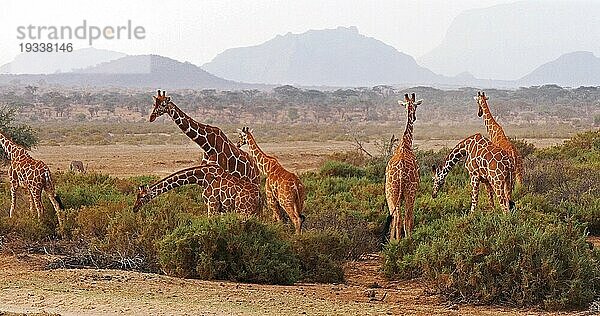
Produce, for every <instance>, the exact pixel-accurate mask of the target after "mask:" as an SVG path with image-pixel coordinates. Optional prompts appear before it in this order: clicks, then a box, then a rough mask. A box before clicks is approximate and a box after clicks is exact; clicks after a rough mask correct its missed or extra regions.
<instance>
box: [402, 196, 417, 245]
mask: <svg viewBox="0 0 600 316" xmlns="http://www.w3.org/2000/svg"><path fill="white" fill-rule="evenodd" d="M415 194H416V193H412V194H410V195H409V196H407V197H406V199H405V202H404V203H405V204H404V236H405V237H406V238H410V237H411V236H412V230H413V225H414V220H415V218H414V207H415Z"/></svg>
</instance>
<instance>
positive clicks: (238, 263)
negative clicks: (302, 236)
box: [158, 214, 300, 284]
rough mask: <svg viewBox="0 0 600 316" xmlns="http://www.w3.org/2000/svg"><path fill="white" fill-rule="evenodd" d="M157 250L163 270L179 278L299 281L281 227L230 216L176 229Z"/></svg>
mask: <svg viewBox="0 0 600 316" xmlns="http://www.w3.org/2000/svg"><path fill="white" fill-rule="evenodd" d="M158 251H159V262H160V265H161V267H162V269H163V270H164V271H165V272H166V273H167V274H171V275H176V276H180V277H191V278H201V279H208V280H211V279H220V280H232V281H241V282H252V283H267V284H292V283H294V282H296V281H297V280H298V279H299V277H300V269H299V262H298V259H297V258H296V256H295V255H294V253H293V251H292V247H291V245H290V243H289V242H288V241H286V240H285V239H284V236H283V233H282V231H281V229H279V228H277V227H275V226H272V225H267V224H263V223H261V222H259V221H258V220H256V219H254V218H249V219H246V220H244V219H241V218H240V217H238V216H236V215H234V214H228V215H221V216H215V217H210V218H197V219H194V220H193V221H191V223H188V224H184V225H180V226H179V227H177V228H176V229H175V230H174V231H173V232H172V233H171V234H168V235H167V236H165V237H164V238H163V239H162V240H161V241H160V242H159V245H158Z"/></svg>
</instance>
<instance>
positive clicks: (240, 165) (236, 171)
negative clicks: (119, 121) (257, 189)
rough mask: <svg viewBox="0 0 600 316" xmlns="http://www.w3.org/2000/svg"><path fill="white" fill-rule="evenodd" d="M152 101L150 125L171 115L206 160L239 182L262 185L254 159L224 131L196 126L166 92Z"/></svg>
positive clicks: (199, 124)
mask: <svg viewBox="0 0 600 316" xmlns="http://www.w3.org/2000/svg"><path fill="white" fill-rule="evenodd" d="M152 97H153V98H154V110H153V111H152V114H150V122H154V120H156V118H157V117H159V116H161V115H163V114H165V113H166V114H168V115H169V116H170V117H171V118H172V119H173V121H174V122H175V124H177V126H179V128H180V129H181V130H182V131H183V133H185V135H186V136H187V137H189V138H191V139H192V140H193V141H194V142H195V143H196V144H198V145H199V146H200V147H201V148H202V149H203V150H204V152H205V153H206V155H205V160H209V161H215V162H216V163H217V164H218V165H219V166H221V168H223V169H225V171H227V172H229V173H231V174H232V175H234V176H236V177H238V178H242V179H247V180H249V181H251V182H253V183H256V184H257V185H258V184H260V171H259V170H258V167H257V166H256V162H255V161H254V159H253V158H252V157H250V156H249V155H248V153H246V152H245V151H243V150H241V149H239V148H238V147H237V146H235V144H233V143H232V142H231V141H230V140H229V138H227V135H225V133H223V131H222V130H221V129H220V128H218V127H214V126H210V125H206V124H201V123H198V122H196V121H195V120H194V119H192V118H191V117H189V116H188V115H187V114H185V113H184V112H183V111H182V110H181V109H179V107H177V105H175V104H174V103H173V102H171V97H169V96H166V92H165V91H163V93H162V95H161V93H160V90H158V95H157V96H152ZM206 157H207V158H206Z"/></svg>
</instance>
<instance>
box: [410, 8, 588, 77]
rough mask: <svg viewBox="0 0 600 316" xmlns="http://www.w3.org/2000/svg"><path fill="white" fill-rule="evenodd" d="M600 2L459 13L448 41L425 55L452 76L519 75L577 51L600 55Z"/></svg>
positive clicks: (439, 70) (441, 71)
mask: <svg viewBox="0 0 600 316" xmlns="http://www.w3.org/2000/svg"><path fill="white" fill-rule="evenodd" d="M599 15H600V2H599V1H592V0H573V1H521V2H515V3H509V4H500V5H496V6H492V7H488V8H483V9H475V10H468V11H465V12H463V13H461V14H459V15H458V16H457V17H456V18H455V19H454V21H453V22H452V24H451V25H450V27H449V28H448V31H447V33H446V36H445V38H444V39H443V41H442V43H441V44H440V45H439V46H438V47H436V48H435V49H433V50H432V51H431V52H429V53H427V54H425V55H424V56H422V57H421V58H420V59H419V63H420V64H421V65H423V66H424V67H427V68H429V69H431V70H432V71H434V72H436V73H439V74H443V75H447V76H452V75H455V74H458V73H461V72H464V71H468V72H470V73H472V74H473V75H474V76H475V77H477V78H493V79H503V80H516V79H518V78H521V77H523V76H524V75H526V74H528V73H530V72H531V71H533V70H534V69H535V68H537V67H538V66H540V65H542V64H544V63H546V62H549V61H551V60H554V59H556V58H558V57H559V56H561V55H562V54H565V53H568V52H572V51H580V50H585V51H592V52H595V53H596V54H600V32H598V31H597V30H599V29H600V19H598V18H597V17H598V16H599Z"/></svg>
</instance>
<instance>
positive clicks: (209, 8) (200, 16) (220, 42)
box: [0, 0, 514, 65]
mask: <svg viewBox="0 0 600 316" xmlns="http://www.w3.org/2000/svg"><path fill="white" fill-rule="evenodd" d="M510 2H514V1H511V0H480V1H477V0H459V1H452V2H451V3H449V2H446V1H378V2H377V3H373V2H370V1H362V2H357V3H356V2H355V3H348V2H347V1H342V0H326V1H312V0H311V1H302V2H298V3H296V2H292V3H288V2H284V3H282V2H279V1H271V0H269V1H253V2H247V1H227V2H224V1H197V2H186V3H185V4H183V3H180V2H167V1H155V0H152V1H143V0H134V1H126V2H125V1H119V2H112V4H110V2H108V3H107V2H94V3H86V4H85V6H82V5H81V2H79V1H74V0H67V1H61V2H60V10H61V14H60V15H55V14H52V15H49V14H47V12H52V9H56V6H57V2H54V1H44V2H36V1H32V0H25V1H17V0H8V1H5V2H4V3H3V7H4V9H3V10H2V11H0V26H1V27H2V29H4V30H6V31H5V32H2V33H1V34H0V36H1V41H0V65H1V64H5V63H8V62H10V61H12V60H13V59H14V58H15V57H16V56H17V55H18V54H19V43H20V42H22V41H21V40H17V31H16V29H17V27H18V26H27V25H30V24H31V25H40V26H62V25H68V26H72V27H76V26H79V25H80V24H81V23H82V21H83V20H84V19H85V20H87V22H88V24H89V25H90V24H91V25H97V26H118V25H124V24H126V23H127V21H128V20H131V21H132V22H133V23H134V24H135V25H141V26H143V27H144V28H145V29H146V35H147V36H146V39H144V40H120V41H117V40H98V41H96V42H95V43H94V44H93V47H95V48H98V49H110V50H115V51H119V52H123V53H126V54H158V55H162V56H166V57H170V58H174V59H177V60H182V61H189V62H192V63H194V64H196V65H202V64H204V63H207V62H209V61H211V60H212V59H213V58H214V57H215V56H217V54H219V53H221V52H223V51H225V50H226V49H229V48H236V47H244V46H253V45H258V44H261V43H263V42H265V41H268V40H270V39H272V38H273V37H275V36H277V35H284V34H287V33H289V32H292V33H303V32H306V31H308V30H311V29H328V28H337V27H338V26H356V27H357V28H358V29H359V30H360V32H361V34H364V35H366V36H369V37H374V38H376V39H379V40H381V41H383V42H385V43H387V44H389V45H391V46H393V47H394V48H396V49H397V50H399V51H401V52H404V53H407V54H409V55H411V56H413V57H415V58H417V59H418V58H420V57H421V56H423V55H424V54H426V53H427V52H429V51H431V50H432V49H434V48H435V47H436V46H438V45H439V44H440V43H441V42H442V40H443V38H444V36H445V34H446V31H447V29H448V27H449V26H450V24H451V23H452V21H453V20H454V18H455V17H456V16H458V15H459V14H460V13H461V12H464V11H465V10H471V9H476V8H484V7H489V6H493V5H496V4H501V3H510ZM157 12H158V15H159V16H160V17H161V18H159V19H157V18H156V15H157ZM73 42H74V47H75V48H76V49H80V48H86V47H89V45H88V44H87V42H86V41H85V40H75V41H73Z"/></svg>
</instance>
